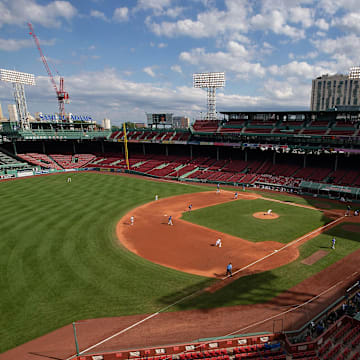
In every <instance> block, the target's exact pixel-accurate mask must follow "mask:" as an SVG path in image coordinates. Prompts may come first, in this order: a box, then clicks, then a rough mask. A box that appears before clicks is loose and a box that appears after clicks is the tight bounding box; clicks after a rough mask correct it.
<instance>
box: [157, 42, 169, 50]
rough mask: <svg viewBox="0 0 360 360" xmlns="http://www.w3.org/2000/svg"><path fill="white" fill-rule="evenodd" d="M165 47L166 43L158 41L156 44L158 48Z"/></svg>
mask: <svg viewBox="0 0 360 360" xmlns="http://www.w3.org/2000/svg"><path fill="white" fill-rule="evenodd" d="M166 47H167V44H165V43H159V44H158V48H160V49H163V48H166Z"/></svg>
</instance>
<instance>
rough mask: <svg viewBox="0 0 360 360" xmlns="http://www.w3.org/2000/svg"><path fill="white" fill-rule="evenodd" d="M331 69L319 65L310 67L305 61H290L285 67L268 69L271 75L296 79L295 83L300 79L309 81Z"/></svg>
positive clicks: (273, 66) (274, 66)
mask: <svg viewBox="0 0 360 360" xmlns="http://www.w3.org/2000/svg"><path fill="white" fill-rule="evenodd" d="M331 70H332V69H331V68H326V67H325V66H321V65H311V64H309V63H307V62H305V61H292V62H290V63H288V64H285V65H281V66H278V65H272V66H270V67H269V68H268V71H269V73H270V74H271V75H275V76H282V77H286V78H289V77H298V79H297V81H299V80H301V79H308V80H311V79H313V78H315V77H316V76H319V74H320V75H321V74H325V73H329V72H331Z"/></svg>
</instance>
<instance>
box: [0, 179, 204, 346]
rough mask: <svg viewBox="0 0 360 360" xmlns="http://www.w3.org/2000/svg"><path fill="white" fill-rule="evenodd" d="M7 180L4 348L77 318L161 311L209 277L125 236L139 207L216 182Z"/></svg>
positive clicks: (2, 194) (0, 257)
mask: <svg viewBox="0 0 360 360" xmlns="http://www.w3.org/2000/svg"><path fill="white" fill-rule="evenodd" d="M67 176H68V175H66V174H64V175H56V176H47V177H36V178H28V179H22V180H17V181H12V182H2V183H0V199H1V205H2V206H1V208H0V218H1V222H0V234H1V238H0V293H1V297H0V314H1V316H0V353H1V352H3V351H5V350H6V349H9V348H12V347H15V346H16V345H19V344H21V343H23V342H26V341H28V340H30V339H32V338H35V337H38V336H40V335H42V334H44V333H47V332H49V331H51V330H54V329H56V328H58V327H61V326H63V325H65V324H69V323H70V322H72V321H74V320H79V319H85V318H95V317H106V316H119V315H125V314H126V315H127V314H134V313H146V312H152V311H154V310H155V309H156V310H158V309H159V308H161V307H163V306H164V305H165V304H166V305H167V304H169V303H170V302H171V301H172V300H173V299H174V298H179V297H181V296H182V295H184V294H188V293H189V292H192V291H193V290H194V289H197V288H199V287H204V286H206V285H207V284H209V280H208V279H206V280H205V279H204V278H202V277H199V276H194V275H190V274H186V273H182V272H178V271H175V270H172V269H169V268H165V267H161V266H159V265H156V264H153V263H151V262H149V261H147V260H145V259H142V258H140V257H138V256H136V255H134V254H133V253H131V252H129V251H127V250H126V249H124V248H122V247H121V246H119V244H118V242H117V239H116V236H115V226H116V222H117V221H118V220H119V218H121V216H123V215H124V214H125V213H126V212H127V211H128V210H129V209H131V208H133V207H135V206H138V205H140V204H142V203H146V202H149V201H152V200H153V199H154V194H158V195H159V197H160V198H162V197H167V196H171V195H177V194H181V193H187V192H194V191H202V190H206V188H203V187H201V188H199V187H195V186H183V185H178V184H169V183H160V182H153V181H145V180H140V179H134V178H128V177H120V176H113V175H105V174H103V175H101V174H75V175H72V183H70V184H68V183H67V182H66V179H67Z"/></svg>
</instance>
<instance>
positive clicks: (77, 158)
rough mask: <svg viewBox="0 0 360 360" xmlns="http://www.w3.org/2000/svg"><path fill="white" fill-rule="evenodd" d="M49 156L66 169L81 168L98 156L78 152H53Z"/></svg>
mask: <svg viewBox="0 0 360 360" xmlns="http://www.w3.org/2000/svg"><path fill="white" fill-rule="evenodd" d="M49 156H50V157H51V158H52V159H53V160H55V162H57V163H58V164H59V165H60V166H61V167H62V168H64V169H74V168H81V167H83V166H85V165H87V164H88V163H90V162H91V161H93V160H94V159H95V158H96V156H95V155H92V154H76V155H61V154H52V155H49Z"/></svg>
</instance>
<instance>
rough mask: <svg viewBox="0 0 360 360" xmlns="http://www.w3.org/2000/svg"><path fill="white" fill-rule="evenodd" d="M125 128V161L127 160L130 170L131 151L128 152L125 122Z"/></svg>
mask: <svg viewBox="0 0 360 360" xmlns="http://www.w3.org/2000/svg"><path fill="white" fill-rule="evenodd" d="M123 128H124V146H125V161H126V167H127V169H128V170H130V166H129V153H128V147H127V136H126V125H125V123H124V124H123Z"/></svg>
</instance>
